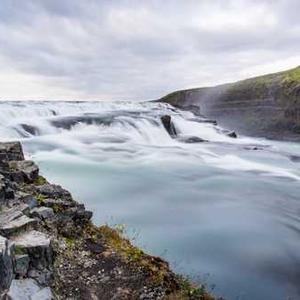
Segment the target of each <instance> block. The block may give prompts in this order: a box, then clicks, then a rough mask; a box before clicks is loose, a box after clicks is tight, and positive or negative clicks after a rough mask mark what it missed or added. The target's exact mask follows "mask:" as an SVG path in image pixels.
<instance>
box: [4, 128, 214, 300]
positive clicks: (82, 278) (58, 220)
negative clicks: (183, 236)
mask: <svg viewBox="0 0 300 300" xmlns="http://www.w3.org/2000/svg"><path fill="white" fill-rule="evenodd" d="M173 133H174V132H173ZM0 145H1V143H0ZM0 149H6V151H12V153H4V152H3V151H4V150H3V151H2V152H1V151H0V154H1V155H2V156H1V157H0V176H1V177H0V197H1V198H0V200H1V203H2V204H3V203H4V205H2V207H1V211H0V234H1V235H2V236H0V299H10V300H50V299H53V298H54V297H53V294H52V293H54V292H55V296H58V297H55V298H58V299H116V298H118V297H119V298H120V299H121V298H122V299H123V298H124V297H126V298H127V299H134V300H135V299H137V300H138V299H142V298H143V299H161V298H162V297H163V296H164V295H166V293H167V291H170V290H171V291H173V290H174V291H175V292H177V289H178V288H179V284H178V282H177V279H176V277H175V275H174V274H173V272H172V271H171V270H170V269H169V267H168V264H167V263H166V262H163V261H162V260H160V259H158V258H155V257H152V256H149V255H147V254H145V253H143V252H142V251H141V250H139V249H137V248H135V247H134V246H132V245H131V244H130V242H129V241H127V240H126V239H124V238H122V237H121V236H119V235H118V233H117V231H115V230H113V229H109V227H108V226H102V227H104V228H102V229H100V228H99V227H97V226H95V225H93V224H92V222H91V221H90V219H91V217H92V212H90V211H87V210H86V209H85V207H84V205H83V204H79V203H78V202H76V201H75V200H74V199H73V198H72V196H71V194H70V193H69V192H68V191H66V190H64V189H63V188H62V187H60V186H58V185H52V184H49V183H48V182H47V181H46V180H45V179H44V181H42V182H45V184H40V183H41V180H35V179H36V178H37V176H38V168H37V167H36V166H35V165H34V164H33V163H32V162H26V161H21V158H22V157H23V153H22V149H20V145H19V144H18V143H17V144H16V145H15V144H13V143H10V144H9V145H7V144H5V146H0ZM3 159H4V160H3ZM2 166H4V167H3V168H2ZM115 242H117V245H119V246H120V247H121V248H122V249H118V248H116V244H115ZM119 246H118V247H119ZM128 251H129V252H128ZM129 254H130V256H128V255H129ZM136 254H137V255H138V256H142V261H143V262H144V263H145V264H142V263H140V264H138V260H137V261H132V260H131V257H133V256H135V255H136ZM132 255H133V256H132ZM153 272H154V273H153ZM162 275H163V276H162ZM156 277H157V278H161V277H162V278H161V280H162V281H161V282H159V283H157V281H156V280H154V279H153V278H156ZM124 299H125V298H124ZM170 299H171V298H170ZM195 299H196V298H195ZM201 299H202V298H201ZM205 299H206V298H205ZM208 299H209V298H208Z"/></svg>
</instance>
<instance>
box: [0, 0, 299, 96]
mask: <svg viewBox="0 0 300 300" xmlns="http://www.w3.org/2000/svg"><path fill="white" fill-rule="evenodd" d="M299 11H300V3H299V1H296V0H277V1H276V0H274V1H271V0H265V1H262V0H261V1H258V0H252V1H251V0H244V1H243V0H234V1H233V0H231V1H230V0H228V1H210V0H204V1H197V0H189V1H176V0H167V1H158V0H157V1H155V0H153V1H146V0H145V1H138V0H135V1H134V0H132V1H129V0H128V1H125V0H124V1H103V0H98V1H97V0H88V1H80V0H64V1H62V0H43V1H38V0H26V1H18V0H2V1H1V6H0V45H1V47H0V63H1V66H2V67H1V70H0V97H1V99H5V98H10V99H12V98H23V99H32V98H43V99H48V98H51V99H54V98H59V99H73V98H77V99H88V98H97V99H116V100H118V99H153V98H157V97H159V96H161V95H163V94H165V93H167V92H169V91H172V90H175V89H180V88H186V87H192V86H202V85H211V84H214V83H221V82H226V81H231V80H237V79H240V78H245V77H248V76H253V75H257V74H261V73H263V72H271V71H277V70H281V69H284V68H289V67H293V66H296V65H299V64H300V52H299V50H300V20H299V18H298V12H299Z"/></svg>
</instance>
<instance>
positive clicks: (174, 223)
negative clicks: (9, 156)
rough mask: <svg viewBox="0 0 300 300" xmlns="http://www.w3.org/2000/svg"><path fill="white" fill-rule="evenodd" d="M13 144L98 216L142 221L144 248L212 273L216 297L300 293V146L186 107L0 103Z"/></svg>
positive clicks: (135, 224)
mask: <svg viewBox="0 0 300 300" xmlns="http://www.w3.org/2000/svg"><path fill="white" fill-rule="evenodd" d="M166 114H167V115H170V116H171V117H172V121H173V124H174V126H175V128H176V132H177V133H178V138H172V137H171V136H170V135H169V134H168V133H167V131H166V130H165V128H164V126H163V124H162V122H161V120H160V117H161V116H162V115H166ZM188 137H198V138H201V139H204V140H207V141H208V142H203V143H185V142H183V140H184V139H185V138H188ZM16 139H17V140H20V141H21V142H22V144H23V146H24V149H25V152H26V156H27V157H29V158H33V159H34V160H35V161H37V162H38V163H39V166H40V168H41V172H42V173H43V174H45V175H46V176H47V178H49V179H50V180H52V181H54V182H56V183H59V184H62V185H64V186H65V187H66V188H68V189H70V190H71V191H72V193H73V194H74V195H75V197H77V198H79V199H81V200H83V201H84V202H85V204H86V205H87V206H88V208H89V209H92V210H93V211H94V221H95V222H96V223H104V222H109V218H110V217H111V216H113V217H114V220H115V223H121V222H122V223H123V222H124V223H127V224H129V226H130V227H132V228H137V229H138V230H140V231H141V237H140V239H139V240H138V243H139V245H140V246H143V247H144V248H146V249H149V250H150V251H151V252H152V253H154V254H157V255H161V254H162V253H163V256H165V257H166V258H167V259H169V260H170V261H171V262H172V263H173V262H174V261H175V262H176V264H174V263H173V267H174V268H175V269H176V270H178V271H183V272H185V273H188V274H189V275H197V276H198V275H200V276H202V280H203V276H204V274H205V273H210V274H211V277H210V278H209V279H207V281H208V283H209V284H210V283H212V284H216V286H217V288H216V293H218V294H220V295H223V296H226V297H228V299H234V298H236V297H239V298H238V299H258V300H259V299H274V300H280V299H284V297H287V296H293V297H294V298H293V299H300V291H299V286H300V284H299V276H298V275H299V271H297V270H299V269H300V268H298V266H300V263H299V262H300V254H299V248H300V242H299V240H300V239H299V232H300V220H299V216H298V213H297V212H299V211H300V201H299V194H300V187H299V186H300V185H299V180H300V164H299V157H300V146H299V144H295V143H286V142H276V141H268V140H264V139H255V138H250V137H244V136H239V137H238V138H231V137H228V136H227V135H226V130H225V129H224V128H221V127H219V126H217V125H214V124H213V123H208V122H203V118H202V117H199V116H195V115H194V114H193V113H191V112H187V111H181V110H178V109H175V108H174V107H171V106H170V105H168V104H163V103H155V102H129V101H127V102H5V103H4V102H1V103H0V140H2V141H7V140H16ZM279 237H280V238H279ZM254 245H255V247H254ZM166 249H167V250H168V252H167V253H165V252H164V250H166ZM242 295H246V296H244V297H243V296H242ZM297 297H298V298H297Z"/></svg>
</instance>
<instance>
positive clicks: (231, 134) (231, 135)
mask: <svg viewBox="0 0 300 300" xmlns="http://www.w3.org/2000/svg"><path fill="white" fill-rule="evenodd" d="M226 135H227V136H229V137H231V138H237V134H236V133H235V132H234V131H230V132H229V133H227V134H226Z"/></svg>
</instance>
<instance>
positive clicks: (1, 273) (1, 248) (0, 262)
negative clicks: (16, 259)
mask: <svg viewBox="0 0 300 300" xmlns="http://www.w3.org/2000/svg"><path fill="white" fill-rule="evenodd" d="M10 250H11V247H10V245H9V243H8V240H7V239H6V238H5V237H3V236H0V299H2V295H3V294H4V292H5V291H6V290H7V289H8V288H9V287H10V284H11V281H12V279H13V263H12V256H11V251H10Z"/></svg>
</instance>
